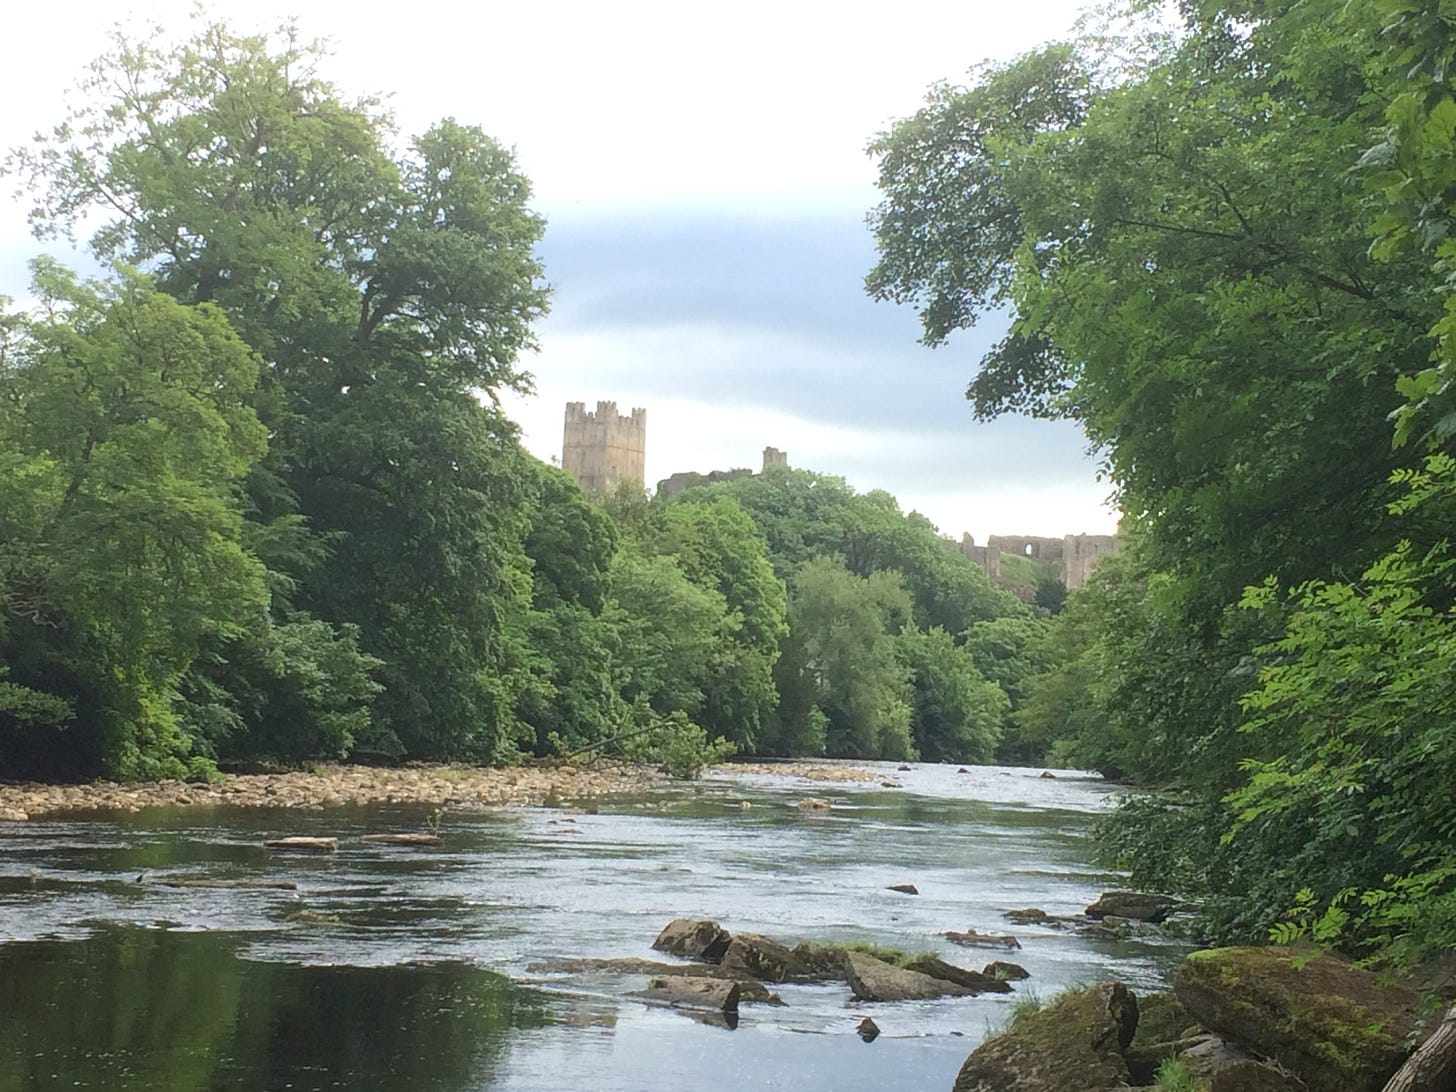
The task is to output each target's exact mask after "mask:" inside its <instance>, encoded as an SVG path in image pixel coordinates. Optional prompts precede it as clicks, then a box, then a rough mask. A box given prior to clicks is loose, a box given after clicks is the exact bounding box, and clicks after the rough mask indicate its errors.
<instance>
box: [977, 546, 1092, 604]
mask: <svg viewBox="0 0 1456 1092" xmlns="http://www.w3.org/2000/svg"><path fill="white" fill-rule="evenodd" d="M1117 548H1118V539H1117V536H1116V535H1063V536H1062V537H1061V538H1041V537H1039V536H1036V535H992V536H991V537H990V538H989V539H987V540H986V545H984V546H977V545H976V540H975V539H974V538H972V537H971V536H970V535H962V536H961V553H962V554H964V555H965V556H966V557H967V558H968V559H969V560H971V561H974V562H975V563H976V564H977V565H979V566H981V568H983V569H985V570H986V575H987V576H988V577H990V579H991V582H992V583H993V584H995V583H998V582H999V581H1000V579H1001V555H1002V554H1007V553H1010V554H1016V555H1017V556H1019V557H1025V558H1030V559H1031V560H1033V561H1042V562H1048V563H1050V564H1053V565H1056V566H1057V567H1058V569H1059V570H1060V573H1059V575H1060V576H1061V579H1062V583H1063V584H1065V585H1066V586H1067V590H1068V591H1076V590H1077V589H1078V588H1080V587H1081V586H1082V585H1083V584H1085V583H1087V578H1088V577H1089V576H1091V575H1092V573H1093V572H1094V571H1095V570H1096V568H1097V565H1098V563H1099V562H1100V561H1101V560H1102V558H1104V557H1107V556H1108V555H1109V554H1115V553H1117Z"/></svg>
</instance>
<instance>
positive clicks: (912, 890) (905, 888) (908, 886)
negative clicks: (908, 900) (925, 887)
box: [885, 883, 920, 895]
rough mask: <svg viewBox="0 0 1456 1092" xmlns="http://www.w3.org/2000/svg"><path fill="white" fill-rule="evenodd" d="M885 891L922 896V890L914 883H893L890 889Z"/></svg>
mask: <svg viewBox="0 0 1456 1092" xmlns="http://www.w3.org/2000/svg"><path fill="white" fill-rule="evenodd" d="M885 890H886V891H898V892H900V894H902V895H918V894H920V888H918V887H916V886H915V885H914V884H913V883H892V884H890V886H889V887H887V888H885Z"/></svg>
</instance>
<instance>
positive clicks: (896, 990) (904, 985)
mask: <svg viewBox="0 0 1456 1092" xmlns="http://www.w3.org/2000/svg"><path fill="white" fill-rule="evenodd" d="M844 972H845V978H847V979H848V980H849V988H850V989H852V990H853V991H854V995H855V997H857V998H859V1000H861V1001H920V1000H923V999H925V998H928V997H945V996H946V995H952V996H957V997H961V996H966V995H968V994H972V993H975V991H974V990H968V989H966V988H965V987H964V986H957V985H956V984H955V983H954V982H948V981H946V980H945V979H943V978H931V977H930V976H929V975H928V974H921V973H920V972H919V971H908V970H906V969H905V968H904V967H897V966H895V965H894V964H893V963H886V962H885V961H884V960H883V959H876V958H875V957H874V956H871V955H866V954H865V953H864V952H854V951H849V952H845V953H844Z"/></svg>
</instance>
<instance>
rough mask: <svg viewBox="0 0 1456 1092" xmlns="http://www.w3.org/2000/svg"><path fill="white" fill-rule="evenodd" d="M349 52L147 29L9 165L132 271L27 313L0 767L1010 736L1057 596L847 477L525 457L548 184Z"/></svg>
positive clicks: (59, 274) (961, 751) (126, 771)
mask: <svg viewBox="0 0 1456 1092" xmlns="http://www.w3.org/2000/svg"><path fill="white" fill-rule="evenodd" d="M322 60H323V58H322V54H321V51H320V49H319V47H317V46H316V45H311V44H307V43H303V42H300V41H298V40H297V39H296V37H295V36H294V35H293V34H292V33H291V32H290V31H288V30H286V29H285V30H284V31H281V32H280V33H278V34H277V35H274V36H271V37H270V36H248V35H241V34H238V33H236V32H234V31H232V30H230V29H229V28H227V27H225V26H219V25H206V24H205V23H200V24H199V25H198V26H197V27H196V29H195V32H194V33H193V35H192V36H191V37H190V38H189V39H187V40H185V41H182V42H179V43H172V42H169V41H168V40H166V39H155V40H147V41H127V40H124V39H120V38H119V39H118V40H117V41H116V45H115V49H114V50H113V52H112V53H111V54H110V55H108V56H106V57H104V58H102V59H101V60H100V61H98V62H97V63H96V65H95V67H94V69H93V72H92V75H91V77H90V78H89V79H88V80H87V81H86V83H85V85H84V92H85V93H84V94H83V95H82V96H81V97H80V99H79V101H80V102H81V103H82V104H83V105H81V106H80V107H79V108H78V112H77V113H75V114H74V115H73V116H72V117H70V118H69V119H67V120H65V121H64V122H63V123H62V124H61V125H60V126H58V127H57V128H56V129H55V131H54V132H53V133H51V134H50V135H48V136H44V137H42V138H39V139H38V140H37V142H36V143H35V144H34V145H33V146H31V147H27V148H21V149H17V150H15V151H14V152H13V153H12V154H11V155H10V157H9V159H8V160H7V164H6V166H7V170H8V172H9V174H10V176H11V178H12V179H13V180H15V181H16V182H17V183H18V184H19V185H20V186H21V187H22V188H23V189H25V190H26V191H28V192H29V193H31V194H32V195H33V197H34V212H33V214H32V219H33V226H34V228H35V229H36V231H37V232H38V233H39V234H41V235H42V236H45V235H48V234H52V233H55V232H72V231H75V230H77V229H79V228H81V227H82V226H84V227H85V228H86V229H87V230H93V234H92V235H91V238H90V243H91V249H92V251H93V252H94V254H95V255H96V257H97V258H98V259H99V260H100V261H101V262H102V263H104V264H106V265H109V266H110V267H111V268H112V270H113V272H112V273H111V274H110V275H109V276H108V277H105V278H103V279H101V280H92V281H88V280H83V279H80V278H78V277H77V276H75V275H74V274H72V273H70V272H68V271H67V270H65V269H64V268H62V267H61V266H60V265H58V264H57V263H56V262H55V261H53V260H51V259H45V258H42V259H38V260H37V261H36V262H35V263H34V288H33V292H34V296H35V299H36V303H35V305H34V306H32V307H30V308H28V309H24V310H18V309H15V308H13V307H12V308H6V309H5V310H4V318H3V323H0V385H3V386H0V525H3V527H4V537H3V542H0V594H3V596H4V610H3V611H0V772H3V775H4V776H6V777H10V778H15V777H32V778H35V777H42V778H50V779H74V778H87V777H94V776H97V775H106V776H110V777H115V778H121V779H153V778H192V779H207V778H209V777H212V776H214V775H215V770H216V768H217V763H225V764H228V763H231V764H234V765H237V764H253V765H257V764H259V763H270V762H271V763H277V762H282V763H298V762H302V761H312V760H319V759H334V758H339V757H344V756H352V757H356V758H360V757H367V758H370V759H372V760H374V761H380V760H384V761H398V760H405V759H408V760H412V761H474V762H484V763H509V762H513V761H516V760H517V759H519V758H520V757H522V756H531V755H536V756H548V755H566V754H575V753H581V752H584V751H590V753H596V752H597V751H604V750H605V751H610V752H611V753H612V754H614V755H617V756H620V757H625V758H628V759H640V760H647V761H652V762H656V763H661V764H663V765H665V766H666V767H668V768H669V769H670V770H672V771H673V772H676V773H679V774H688V775H690V774H692V773H694V772H695V771H696V770H697V769H698V768H699V767H700V766H701V765H702V764H703V763H704V762H707V761H711V760H713V759H716V758H718V757H722V756H723V755H725V754H727V753H730V752H733V751H739V752H743V753H745V754H750V755H752V754H772V755H831V756H855V757H866V758H876V757H885V758H897V759H906V758H913V757H917V756H923V757H925V758H929V759H954V760H957V761H967V762H969V761H984V760H989V759H991V758H992V757H993V756H994V755H995V754H996V753H997V749H998V747H999V746H1001V745H1002V741H1003V738H1005V729H1006V725H1007V721H1008V715H1009V711H1010V700H1009V698H1008V696H1007V689H1006V688H1007V686H1008V685H1012V684H1011V683H1010V682H1008V678H1009V676H1008V675H1007V671H1008V670H1011V671H1012V672H1013V673H1014V671H1015V669H1014V668H1011V669H1008V668H1007V666H1006V662H1005V655H1004V652H1003V650H1004V649H1005V648H1006V647H1008V646H1007V635H1008V634H1009V635H1010V639H1011V645H1012V646H1013V647H1016V648H1019V645H1018V644H1017V642H1018V641H1019V640H1020V635H1022V633H1023V630H1022V629H1018V628H1017V627H1030V626H1032V625H1033V624H1034V618H1033V613H1032V611H1031V610H1030V609H1029V608H1027V607H1026V606H1024V605H1023V604H1022V603H1021V602H1019V601H1018V600H1017V599H1016V598H1015V597H1013V596H1012V595H1010V594H1008V593H1006V592H1004V591H999V590H996V589H993V588H992V587H991V586H990V585H989V584H988V582H987V581H986V579H985V576H984V574H983V573H982V572H981V571H980V570H979V569H977V568H976V567H975V566H973V565H971V564H970V563H969V562H967V561H966V560H965V559H964V558H962V557H961V556H960V555H959V554H958V553H957V552H956V550H955V549H954V547H953V546H952V545H951V544H950V543H948V542H947V541H945V540H943V539H942V538H941V537H939V536H938V535H937V534H936V532H935V529H934V528H933V527H932V526H931V525H930V524H929V523H928V522H927V521H926V520H924V519H922V518H921V517H919V516H916V515H913V514H912V515H908V516H907V515H905V514H904V513H902V512H901V511H900V509H899V507H898V505H897V504H896V503H895V501H894V500H893V499H892V498H891V497H889V496H887V495H885V494H883V493H870V494H865V495H859V494H856V493H855V492H854V491H853V490H851V489H850V488H848V487H847V486H846V485H845V483H844V482H843V481H842V480H840V479H835V478H830V477H824V476H820V475H815V474H811V473H807V472H803V471H783V472H779V473H774V474H770V475H768V476H766V477H765V478H763V479H755V480H754V481H752V482H745V483H738V484H736V485H735V486H734V487H733V488H718V489H697V490H689V491H688V492H686V493H684V494H683V495H681V496H680V497H678V498H676V499H675V501H674V502H673V503H671V504H668V503H664V502H661V501H651V502H649V501H648V500H647V498H645V497H644V496H642V495H640V493H639V494H638V495H631V494H630V493H626V494H623V495H620V496H617V497H613V498H608V499H607V502H606V503H605V505H604V504H603V503H599V501H598V500H597V499H594V498H590V497H588V496H586V495H584V494H583V493H582V492H581V491H580V490H579V489H578V488H577V487H576V485H575V484H574V483H573V482H572V480H571V479H570V478H569V477H568V476H567V475H565V474H563V473H562V472H560V471H559V470H556V469H553V468H552V467H550V466H546V465H544V464H542V463H540V462H539V461H537V460H536V459H534V458H532V457H531V456H530V455H528V454H527V453H526V452H525V451H524V450H523V449H522V448H521V446H520V444H519V441H518V432H517V429H516V426H515V425H514V424H513V423H512V422H511V421H510V420H509V419H507V417H506V416H505V415H504V414H503V413H502V411H501V410H500V409H499V408H498V406H497V404H496V400H495V396H496V395H497V394H498V393H500V392H502V391H507V390H510V391H524V390H528V389H529V387H530V377H529V375H528V374H527V373H526V372H525V371H524V370H523V368H522V366H521V362H520V357H521V355H522V354H523V353H525V352H527V351H529V350H530V349H531V348H532V346H533V340H532V338H533V335H532V323H533V322H534V320H536V319H537V318H539V317H540V316H541V315H543V314H544V313H545V310H546V307H547V299H548V293H547V291H546V288H545V286H544V281H543V270H542V268H541V266H540V264H539V263H538V262H537V260H536V258H535V246H536V244H537V242H538V240H539V239H540V236H541V233H542V230H543V223H542V221H541V219H540V218H539V217H538V216H536V215H535V214H534V213H532V212H531V210H530V207H529V199H530V187H529V184H528V182H527V180H526V179H525V178H524V177H522V176H521V174H520V173H519V172H518V171H517V170H516V169H515V166H514V164H513V162H512V158H511V156H510V154H509V153H508V152H507V151H506V150H504V149H503V148H501V147H500V146H499V145H498V144H496V143H495V142H494V141H493V140H491V139H490V138H489V137H487V136H486V135H485V134H484V133H482V132H481V131H479V130H478V129H474V128H471V127H468V126H463V125H460V124H457V123H455V122H453V121H444V122H441V123H440V124H439V125H436V126H434V127H432V128H430V129H429V130H427V131H426V132H423V133H420V134H418V135H415V136H412V137H410V138H409V139H408V140H401V139H400V135H399V134H398V133H396V132H395V130H394V128H393V126H392V123H391V120H390V118H389V116H388V114H387V113H385V112H384V111H383V110H382V108H381V107H380V106H379V104H378V103H376V102H374V101H372V100H369V99H356V98H351V97H348V96H346V95H345V94H344V93H343V92H341V91H340V90H338V89H337V88H335V87H334V86H332V85H331V84H329V83H328V82H326V81H324V80H323V79H322V78H321V77H320V76H319V75H318V74H317V70H318V68H319V66H320V64H321V63H322ZM996 627H1011V628H1010V629H1008V630H1005V632H1003V631H1002V630H1000V629H997V628H996Z"/></svg>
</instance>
